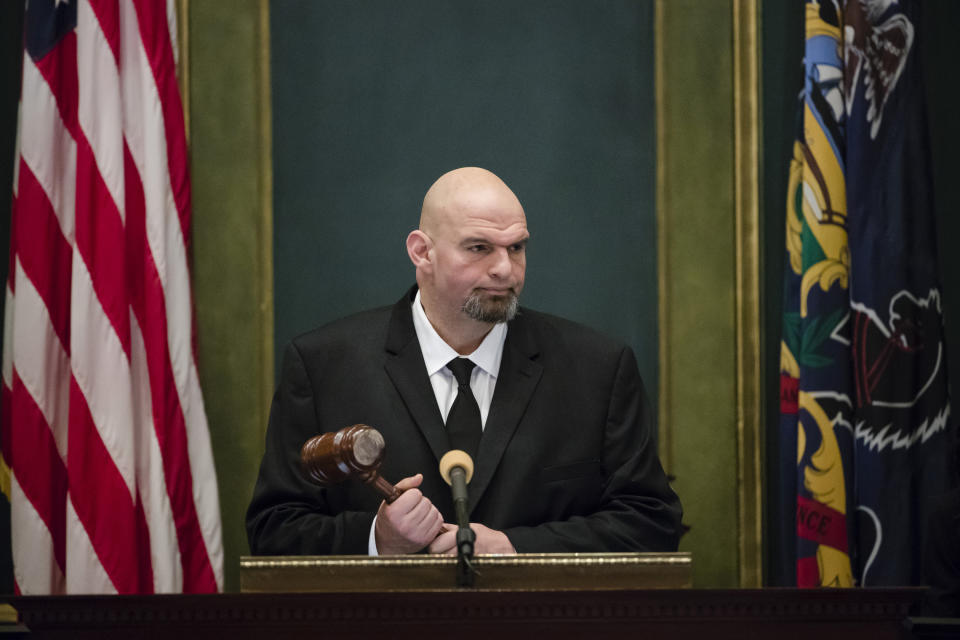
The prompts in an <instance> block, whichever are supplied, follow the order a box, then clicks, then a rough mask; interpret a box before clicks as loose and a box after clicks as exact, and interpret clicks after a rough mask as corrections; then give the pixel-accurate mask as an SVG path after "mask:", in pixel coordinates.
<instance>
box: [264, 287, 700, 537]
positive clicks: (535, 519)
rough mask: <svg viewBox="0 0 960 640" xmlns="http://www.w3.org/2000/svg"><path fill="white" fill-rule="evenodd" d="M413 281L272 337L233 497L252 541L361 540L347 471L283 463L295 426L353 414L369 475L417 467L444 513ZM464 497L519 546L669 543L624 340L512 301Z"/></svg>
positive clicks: (365, 511) (370, 505)
mask: <svg viewBox="0 0 960 640" xmlns="http://www.w3.org/2000/svg"><path fill="white" fill-rule="evenodd" d="M415 292H416V289H415V288H414V289H413V290H411V291H410V292H408V294H407V295H405V296H404V297H403V298H402V299H401V300H400V301H399V302H398V303H397V304H396V305H394V306H393V307H384V308H381V309H375V310H372V311H367V312H364V313H360V314H358V315H355V316H351V317H349V318H346V319H343V320H339V321H337V322H334V323H332V324H330V325H327V326H325V327H323V328H321V329H317V330H315V331H312V332H310V333H307V334H304V335H302V336H300V337H298V338H296V339H295V340H293V342H292V343H291V344H290V345H289V346H288V348H287V350H286V353H285V354H284V359H283V370H282V373H281V378H280V383H279V385H278V388H277V392H276V395H275V396H274V399H273V407H272V409H271V413H270V424H269V426H268V429H267V439H266V451H265V453H264V457H263V461H262V463H261V466H260V475H259V478H258V480H257V484H256V487H255V489H254V494H253V500H252V501H251V503H250V507H249V509H248V511H247V534H248V537H249V541H250V550H251V552H252V553H254V554H268V555H288V554H307V555H324V554H366V553H367V545H368V539H369V534H370V527H371V525H372V522H373V518H374V515H375V514H376V511H377V507H378V506H379V504H380V498H379V497H378V496H377V495H376V494H375V493H374V492H373V491H371V490H370V488H369V487H366V486H364V485H362V484H361V483H359V482H355V481H349V482H346V483H343V484H341V485H338V486H335V487H331V488H320V487H318V486H316V485H314V484H312V483H311V482H309V481H308V480H306V479H305V478H304V477H303V476H302V474H301V471H300V465H299V455H300V448H301V447H302V446H303V443H304V442H305V441H306V440H308V439H309V438H311V437H312V436H314V435H317V434H319V433H323V432H326V431H336V430H339V429H341V428H343V427H345V426H348V425H351V424H356V423H364V424H368V425H371V426H373V427H376V428H377V429H378V430H379V431H380V432H381V433H382V434H383V436H384V439H385V440H386V445H387V448H386V455H385V460H384V464H383V466H382V467H381V475H383V476H384V477H385V478H387V479H388V480H390V481H392V482H396V481H398V480H400V479H401V478H404V477H407V476H411V475H414V474H416V473H423V475H424V480H423V484H422V485H421V487H420V489H421V490H422V491H423V493H424V494H425V495H426V496H427V497H429V498H430V500H431V501H432V502H433V503H434V504H435V505H436V506H437V507H438V508H439V509H440V511H441V513H442V514H443V516H444V520H445V521H446V522H455V518H454V511H453V503H452V499H451V497H450V488H449V487H448V486H447V485H446V483H445V482H444V481H443V479H442V478H441V477H440V473H439V471H438V468H437V463H438V461H439V459H440V458H441V457H442V456H443V454H444V453H446V451H447V450H448V449H449V444H448V441H447V435H446V432H445V430H444V425H443V419H442V417H441V414H440V409H439V408H438V406H437V401H436V398H435V397H434V394H433V390H432V388H431V386H430V382H429V379H428V377H427V372H426V366H425V365H424V362H423V356H422V355H421V352H420V344H419V342H418V341H417V337H416V333H415V331H414V327H413V316H412V312H411V302H412V299H413V296H414V294H415ZM469 498H470V500H469V509H470V519H471V521H473V522H480V523H482V524H485V525H486V526H488V527H491V528H493V529H498V530H501V531H503V532H504V533H506V535H507V537H508V538H509V539H510V541H511V542H512V543H513V545H514V547H515V548H516V549H517V551H519V552H560V551H672V550H675V549H676V547H677V542H678V539H679V527H680V515H681V510H680V503H679V500H678V499H677V496H676V494H674V492H673V491H672V490H671V489H670V486H669V485H668V483H667V479H666V477H665V476H664V473H663V469H662V467H661V465H660V462H659V460H658V458H657V455H656V451H655V448H654V441H653V420H652V416H651V411H650V407H649V404H648V403H647V401H646V399H645V393H644V389H643V383H642V382H641V379H640V375H639V372H638V370H637V365H636V361H635V359H634V356H633V352H632V351H631V350H630V349H629V347H627V346H625V345H623V344H620V343H617V342H615V341H612V340H610V339H608V338H605V337H603V336H601V335H600V334H598V333H596V332H594V331H592V330H590V329H588V328H586V327H583V326H581V325H578V324H575V323H572V322H569V321H566V320H563V319H561V318H557V317H554V316H550V315H546V314H542V313H538V312H536V311H531V310H529V309H521V310H520V312H519V313H518V315H517V317H516V318H515V319H514V320H512V321H511V322H510V325H509V329H508V331H507V339H506V342H505V344H504V350H503V358H502V360H501V364H500V372H499V374H498V377H497V384H496V389H495V391H494V397H493V401H492V404H491V407H490V413H489V415H488V417H487V422H486V425H485V428H484V432H483V437H482V439H481V441H480V447H479V450H478V452H477V458H476V460H475V470H474V476H473V480H472V482H471V483H470V485H469Z"/></svg>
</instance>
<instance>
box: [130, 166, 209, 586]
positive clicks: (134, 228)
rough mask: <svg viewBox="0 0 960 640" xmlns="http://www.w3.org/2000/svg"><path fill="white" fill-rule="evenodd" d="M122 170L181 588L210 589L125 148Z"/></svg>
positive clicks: (162, 305) (161, 318)
mask: <svg viewBox="0 0 960 640" xmlns="http://www.w3.org/2000/svg"><path fill="white" fill-rule="evenodd" d="M124 165H125V166H124V175H125V176H126V184H125V190H126V198H127V205H126V212H127V227H126V229H127V251H128V259H127V263H128V265H129V266H130V274H131V283H132V284H133V285H134V286H132V287H131V296H130V305H131V307H132V309H133V313H134V316H135V317H136V319H137V324H139V325H140V331H141V333H142V334H143V341H144V345H145V347H146V353H147V369H148V371H149V375H150V393H151V400H152V405H153V422H154V428H155V429H156V434H157V440H158V441H159V443H160V451H161V453H162V456H163V467H164V476H165V478H166V485H167V494H168V495H169V497H170V505H171V508H172V509H173V512H174V522H175V524H176V529H177V539H178V541H179V547H180V561H181V563H182V565H183V590H184V591H185V592H196V591H210V590H214V591H215V590H216V588H217V586H216V578H215V577H214V573H213V568H212V566H211V563H210V558H209V557H208V554H207V548H206V545H205V543H204V540H203V535H202V533H201V531H200V522H199V518H198V517H197V511H196V504H195V503H194V501H193V478H192V475H191V471H190V460H189V457H188V455H189V454H188V451H187V433H186V425H185V424H184V418H183V411H182V410H181V407H180V397H179V395H178V394H177V389H176V385H175V382H174V377H173V368H172V365H171V363H170V355H169V354H170V351H169V344H168V342H167V312H166V302H165V300H164V292H163V288H162V287H161V285H160V277H159V274H158V273H157V269H156V265H155V263H154V260H153V256H152V254H151V253H150V250H149V246H148V244H147V232H146V210H145V204H144V194H143V186H142V184H141V182H140V180H139V174H138V173H137V168H136V166H135V165H134V163H133V158H132V157H131V156H130V153H129V150H128V149H126V148H125V149H124Z"/></svg>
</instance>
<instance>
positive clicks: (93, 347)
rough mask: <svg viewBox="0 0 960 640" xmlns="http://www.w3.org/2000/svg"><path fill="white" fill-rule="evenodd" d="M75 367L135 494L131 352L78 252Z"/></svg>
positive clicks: (104, 438)
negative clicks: (100, 299)
mask: <svg viewBox="0 0 960 640" xmlns="http://www.w3.org/2000/svg"><path fill="white" fill-rule="evenodd" d="M72 280H73V282H72V284H73V287H72V290H71V305H70V326H71V330H70V331H71V333H70V365H71V367H72V369H73V377H74V379H75V380H76V382H77V386H78V387H79V388H80V391H81V392H82V393H83V396H84V398H85V399H86V402H87V407H88V408H89V410H90V416H91V418H92V419H93V422H94V424H95V425H96V427H97V432H98V433H99V434H100V439H101V440H102V441H103V445H104V447H105V448H106V449H107V452H108V453H109V454H110V457H111V458H112V459H113V463H114V465H115V466H116V467H117V471H119V472H120V475H121V476H122V477H123V480H124V482H125V483H126V485H127V490H128V491H129V492H130V497H131V500H133V499H134V497H135V482H136V476H135V473H134V468H133V466H134V463H133V461H134V448H133V430H132V429H131V428H130V424H131V423H132V421H133V407H132V402H131V390H130V367H129V362H127V356H126V353H125V352H124V350H123V346H122V345H121V343H120V339H119V338H118V337H117V334H116V332H115V331H114V328H113V325H112V324H110V320H109V318H107V316H106V314H105V313H104V311H103V308H102V307H101V306H100V301H99V300H98V299H97V296H96V294H95V293H94V290H93V282H92V281H91V279H90V273H89V272H88V271H87V265H86V264H85V263H84V262H83V259H82V258H81V257H80V253H79V252H76V251H75V252H74V254H73V278H72Z"/></svg>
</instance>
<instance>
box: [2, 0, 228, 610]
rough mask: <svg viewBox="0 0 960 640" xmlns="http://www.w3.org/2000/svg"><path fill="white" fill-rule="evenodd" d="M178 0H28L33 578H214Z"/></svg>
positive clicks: (19, 533) (16, 347)
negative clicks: (195, 343) (194, 309)
mask: <svg viewBox="0 0 960 640" xmlns="http://www.w3.org/2000/svg"><path fill="white" fill-rule="evenodd" d="M176 48H177V47H176V21H175V9H174V0H29V1H28V2H27V10H26V15H25V28H24V56H23V84H22V90H21V102H20V122H19V136H18V153H19V157H18V159H17V166H16V174H15V176H14V194H13V215H12V223H11V233H10V237H11V241H10V244H11V247H10V268H9V279H8V282H7V290H6V296H7V297H6V307H5V318H4V336H3V337H4V346H3V398H2V407H3V413H2V426H0V433H2V451H3V462H4V463H5V466H4V467H3V469H2V471H3V472H4V474H7V475H8V477H9V485H8V486H5V489H8V497H9V498H10V505H11V506H10V508H11V528H12V531H11V537H12V545H13V560H14V579H15V586H16V589H17V591H18V592H19V593H23V594H43V593H152V592H178V591H185V592H208V591H217V590H219V589H221V588H222V584H223V576H222V573H223V550H222V542H221V532H220V508H219V499H218V495H217V486H216V477H215V474H214V467H213V455H212V451H211V446H210V436H209V433H208V430H207V422H206V417H205V414H204V407H203V398H202V396H201V394H200V385H199V381H198V377H197V368H196V363H195V358H194V351H193V331H194V328H193V316H192V310H191V296H190V274H189V268H188V248H189V238H190V182H189V175H188V169H187V145H186V137H185V132H184V119H183V110H182V106H181V102H180V94H179V88H178V86H177V80H176V74H175V71H176V66H175V65H176V62H175V52H176Z"/></svg>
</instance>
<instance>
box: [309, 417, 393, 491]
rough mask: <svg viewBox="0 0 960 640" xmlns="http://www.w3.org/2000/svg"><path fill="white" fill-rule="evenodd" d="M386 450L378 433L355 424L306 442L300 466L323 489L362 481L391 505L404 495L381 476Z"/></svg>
mask: <svg viewBox="0 0 960 640" xmlns="http://www.w3.org/2000/svg"><path fill="white" fill-rule="evenodd" d="M385 446H386V445H385V443H384V441H383V436H382V435H380V432H379V431H377V430H376V429H374V428H373V427H368V426H367V425H365V424H355V425H353V426H350V427H344V428H343V429H340V431H337V432H335V433H324V434H322V435H319V436H314V437H312V438H310V439H309V440H307V441H306V443H304V445H303V449H301V451H300V462H301V464H302V466H303V472H304V474H305V475H306V476H308V477H309V478H311V479H312V480H313V481H315V482H317V483H318V484H320V485H323V486H329V485H331V484H336V483H338V482H343V481H344V480H346V479H348V478H359V479H360V480H363V481H364V482H366V483H367V484H368V485H370V486H371V487H372V488H373V490H374V491H376V492H377V493H379V494H380V495H381V496H383V499H384V500H386V501H387V503H388V504H389V503H391V502H393V501H394V500H396V499H397V498H399V497H400V494H401V493H402V492H401V491H400V490H399V489H397V488H396V487H395V486H393V485H392V484H390V483H389V482H387V481H386V480H385V479H384V478H383V476H381V475H380V474H379V470H380V464H381V463H382V462H383V452H384V448H385Z"/></svg>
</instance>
